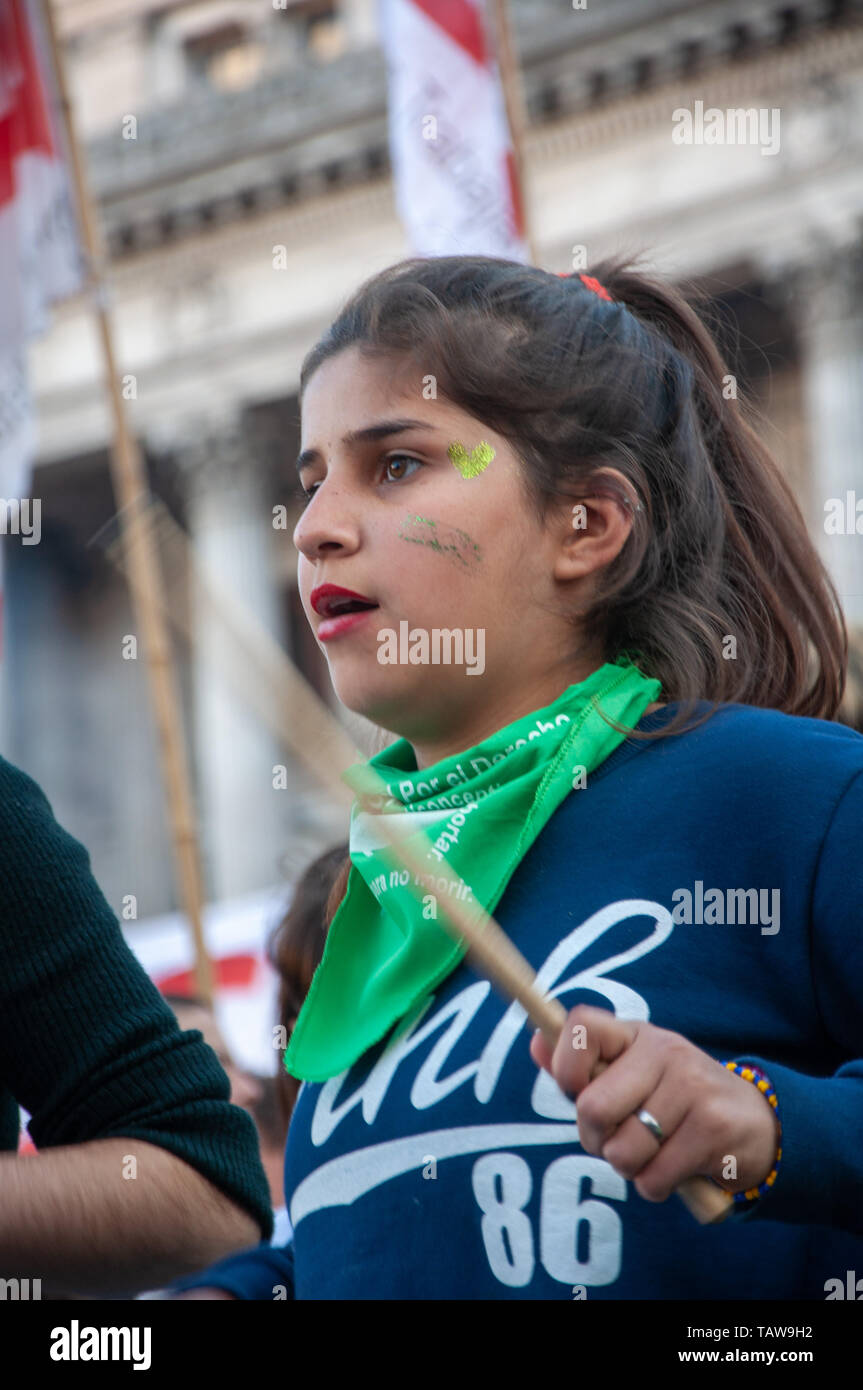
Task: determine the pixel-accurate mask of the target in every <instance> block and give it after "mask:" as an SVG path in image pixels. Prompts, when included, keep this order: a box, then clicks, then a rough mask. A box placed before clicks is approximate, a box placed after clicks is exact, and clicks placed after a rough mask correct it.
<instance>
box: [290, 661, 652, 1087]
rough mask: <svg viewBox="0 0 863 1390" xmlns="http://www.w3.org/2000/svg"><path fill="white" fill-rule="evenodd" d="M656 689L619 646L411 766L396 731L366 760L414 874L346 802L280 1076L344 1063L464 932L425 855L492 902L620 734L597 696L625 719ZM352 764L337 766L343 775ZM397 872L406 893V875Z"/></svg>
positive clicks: (320, 1076)
mask: <svg viewBox="0 0 863 1390" xmlns="http://www.w3.org/2000/svg"><path fill="white" fill-rule="evenodd" d="M660 690H661V685H660V683H659V681H657V680H650V679H648V677H647V676H644V675H642V673H641V672H640V671H639V670H638V668H637V667H636V666H635V665H633V664H632V663H631V662H630V661H629V660H628V658H626V657H622V658H621V659H620V660H619V661H618V662H615V663H611V662H609V663H607V664H606V665H605V666H601V667H600V668H599V669H598V670H596V671H594V672H593V673H592V674H591V675H590V676H588V678H587V680H584V681H581V682H579V684H577V685H570V686H569V687H568V688H567V689H566V690H564V692H563V694H562V695H559V696H558V698H557V699H556V700H555V701H554V702H553V703H552V704H550V705H546V707H545V708H544V709H540V710H534V711H533V713H531V714H528V715H525V716H524V718H522V719H517V720H516V721H515V722H514V723H513V724H508V725H507V726H506V727H505V728H503V729H499V730H498V732H497V733H495V734H492V736H491V737H490V738H487V739H485V740H484V742H482V743H478V744H477V745H476V746H475V747H473V748H468V749H467V751H466V752H464V753H458V754H456V755H455V756H453V757H449V758H443V759H442V760H441V761H440V762H438V763H435V764H433V766H431V767H424V768H423V769H422V770H421V771H418V770H417V766H416V757H415V755H414V751H413V747H412V745H411V744H410V743H409V742H408V740H407V739H404V738H402V739H398V740H397V742H395V743H394V744H391V745H390V747H389V748H385V749H384V750H383V752H381V753H378V754H376V756H375V757H373V758H371V759H370V760H369V763H370V765H371V766H372V767H373V768H375V769H376V770H377V773H378V775H379V776H380V777H382V778H383V779H384V781H385V782H386V784H387V791H388V792H389V794H390V796H391V797H392V798H393V800H392V801H391V802H390V803H388V809H386V810H385V811H382V812H381V814H388V815H391V814H398V815H401V816H410V817H411V819H412V821H413V822H414V823H415V825H416V829H417V832H418V833H417V834H416V835H411V838H410V843H411V844H412V845H416V846H418V847H421V848H419V850H418V852H420V853H422V854H423V859H424V862H425V863H427V864H428V875H427V877H426V878H424V879H422V880H420V879H418V878H417V877H416V876H415V875H413V874H411V873H410V872H409V871H408V870H407V869H400V868H399V867H398V864H397V862H396V860H395V858H394V855H393V852H392V850H391V848H390V846H389V845H388V844H387V843H386V841H383V840H382V839H381V837H380V835H379V834H376V832H375V822H376V821H377V820H378V819H379V816H378V815H377V814H372V813H370V812H368V811H367V810H361V809H360V807H359V804H358V803H356V802H355V803H354V807H353V811H352V813H351V830H350V857H351V870H350V876H349V878H348V888H347V892H346V894H345V896H344V898H343V900H342V902H341V904H340V906H339V908H338V910H337V912H336V914H335V916H334V918H333V920H332V923H331V925H330V929H329V933H328V935H327V940H326V945H325V947H324V953H323V957H322V960H321V963H320V965H319V966H318V969H317V971H316V972H315V975H314V978H313V980H312V984H311V988H310V989H309V993H308V996H307V998H306V1001H305V1003H304V1005H303V1007H302V1009H301V1010H300V1014H299V1017H298V1019H297V1022H296V1026H295V1028H294V1031H293V1034H292V1036H291V1040H290V1044H289V1046H288V1049H287V1052H286V1053H285V1067H286V1069H287V1070H288V1071H289V1072H290V1073H291V1074H292V1075H293V1076H296V1077H300V1078H303V1079H305V1080H307V1081H324V1080H326V1079H327V1078H328V1077H330V1076H337V1075H338V1074H339V1073H341V1072H343V1071H345V1070H346V1069H347V1068H348V1067H350V1066H351V1065H352V1064H353V1063H354V1062H355V1061H356V1060H357V1058H358V1057H361V1056H362V1054H363V1053H364V1052H365V1051H366V1050H367V1049H368V1048H369V1047H371V1046H373V1044H374V1043H376V1042H378V1041H379V1040H380V1039H381V1038H382V1037H383V1036H384V1034H385V1033H386V1032H387V1031H388V1030H389V1029H390V1028H391V1027H392V1025H393V1024H394V1023H395V1022H397V1020H398V1019H400V1018H402V1017H403V1016H404V1014H406V1013H407V1012H408V1010H409V1009H410V1008H411V1007H412V1006H413V1005H414V1004H415V1003H416V1002H418V1001H419V1000H420V999H421V998H422V997H423V996H425V995H427V994H429V993H430V992H431V991H433V990H434V989H435V988H436V987H437V986H438V985H439V984H440V982H441V981H442V980H443V979H445V978H446V976H447V975H449V974H450V972H451V971H452V970H454V969H455V967H456V966H457V965H458V963H459V961H460V960H461V959H462V957H463V956H464V955H465V952H466V950H467V946H466V945H465V944H464V943H463V942H456V941H455V940H454V939H453V938H452V937H451V936H449V935H448V933H447V932H446V931H445V929H444V928H443V927H442V926H441V925H440V924H439V923H438V922H437V921H436V920H435V916H436V908H435V904H436V901H437V900H436V898H435V891H436V884H435V867H436V865H439V864H440V863H441V862H442V861H443V859H444V858H446V864H447V866H448V867H449V869H450V870H451V877H452V876H453V875H455V876H460V878H461V882H460V883H459V884H458V885H457V887H456V892H457V893H458V894H459V895H461V897H462V899H463V901H464V902H465V903H470V902H473V901H474V900H478V901H479V902H480V903H481V904H482V905H483V907H485V908H486V910H487V911H488V912H490V913H493V912H494V909H495V907H496V906H497V904H498V902H499V901H500V899H501V897H502V896H503V892H504V889H505V888H506V886H507V884H508V883H509V880H510V879H511V878H512V875H513V874H514V872H515V870H516V869H517V867H518V865H519V863H520V861H521V860H522V859H523V857H524V855H525V854H526V853H527V851H528V849H529V848H530V846H531V845H532V844H533V842H534V840H535V839H536V838H537V836H538V835H539V834H540V832H541V831H542V829H543V827H544V826H545V825H546V823H547V822H548V820H549V819H550V818H551V816H552V815H553V814H554V812H555V811H556V810H557V808H558V806H560V804H561V802H562V801H563V800H564V799H565V797H566V796H568V795H569V793H570V791H572V790H573V788H574V787H578V786H583V785H584V781H585V777H586V776H587V775H589V774H590V773H591V772H592V771H593V770H594V768H596V767H598V766H599V764H600V763H601V762H603V760H604V759H605V758H607V757H608V755H609V754H610V753H612V752H613V751H614V749H615V748H616V747H617V746H618V744H619V743H621V742H622V741H623V739H624V738H625V737H626V735H625V734H623V733H618V731H617V730H616V729H612V728H610V727H609V725H608V724H607V723H606V722H605V720H604V719H603V718H602V717H601V715H600V714H599V713H598V711H597V704H598V702H599V700H600V699H601V700H602V709H603V711H604V713H605V714H606V715H608V716H609V717H611V718H612V719H614V720H615V722H617V723H619V724H621V723H622V724H625V725H627V726H628V727H630V728H632V727H634V726H635V725H636V724H637V723H638V721H639V720H640V719H641V717H642V715H643V714H644V711H645V709H646V708H647V706H648V705H649V704H651V703H652V702H653V701H655V700H656V699H657V697H658V695H659V692H660ZM366 766H367V764H362V763H361V764H357V765H356V769H354V768H351V769H349V770H348V772H346V773H345V774H344V780H345V781H347V782H348V784H349V785H350V783H351V774H352V773H354V772H355V771H356V770H357V769H362V768H363V767H366ZM355 785H358V784H355ZM389 807H392V808H393V809H389ZM441 872H442V871H441V870H438V873H441ZM411 878H413V879H414V883H415V884H416V885H418V892H419V897H418V896H415V894H414V893H413V892H411V890H410V887H408V886H407V885H408V883H409V880H410V879H411ZM442 883H443V892H444V895H445V894H446V892H447V884H446V883H445V881H444V880H442ZM420 884H421V887H419V885H420ZM450 891H451V889H450ZM444 910H445V907H444Z"/></svg>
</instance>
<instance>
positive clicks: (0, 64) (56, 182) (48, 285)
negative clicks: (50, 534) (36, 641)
mask: <svg viewBox="0 0 863 1390" xmlns="http://www.w3.org/2000/svg"><path fill="white" fill-rule="evenodd" d="M53 95H54V93H53V72H52V68H51V62H50V54H49V51H48V46H47V43H46V39H45V34H44V31H43V29H42V25H41V19H40V12H39V10H38V6H37V4H36V3H35V0H0V506H2V507H3V509H4V514H3V517H2V518H0V520H2V521H3V522H4V526H3V531H4V534H5V531H6V529H7V525H6V523H7V522H8V529H11V528H12V527H13V526H14V525H15V524H16V516H17V515H18V509H17V508H16V507H13V508H11V509H10V508H8V507H7V506H6V503H7V502H9V501H11V500H12V499H19V500H20V499H21V498H23V497H24V496H25V495H26V494H27V492H28V490H29V487H30V476H31V470H32V466H33V461H34V459H35V455H36V420H35V415H34V411H33V403H32V400H31V396H30V391H29V387H28V381H27V343H28V341H29V340H30V339H31V338H33V337H35V336H36V335H37V334H39V333H42V332H44V331H45V329H46V328H47V327H48V324H49V322H50V320H49V315H48V306H49V304H50V303H51V302H52V301H53V300H57V299H62V298H65V297H66V296H68V295H71V294H75V293H76V292H77V291H78V290H80V289H81V287H82V283H83V278H84V260H83V256H82V253H81V248H80V242H79V239H78V236H77V230H76V223H75V213H74V205H73V202H72V198H71V194H70V185H69V181H68V179H67V176H66V168H65V163H64V159H63V156H62V153H61V149H60V139H59V135H58V129H57V125H56V120H55V116H54V110H53V109H52V105H53V106H54V107H56V100H54V102H53V103H52V97H53ZM22 510H23V509H22ZM2 549H3V538H2V536H0V554H2ZM0 583H2V581H0ZM0 603H2V590H0ZM0 618H2V607H0ZM0 632H2V628H0Z"/></svg>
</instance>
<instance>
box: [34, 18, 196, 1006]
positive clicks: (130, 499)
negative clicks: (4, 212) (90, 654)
mask: <svg viewBox="0 0 863 1390" xmlns="http://www.w3.org/2000/svg"><path fill="white" fill-rule="evenodd" d="M42 11H43V14H44V17H45V26H46V31H47V34H48V38H49V41H50V47H51V53H52V59H53V63H54V72H55V77H56V81H57V90H58V92H59V96H60V105H61V110H62V118H63V125H64V128H65V133H66V140H67V147H68V153H69V159H70V163H71V170H72V177H73V182H74V187H75V193H76V201H77V206H78V215H79V220H80V224H81V238H82V243H83V247H84V251H85V253H86V256H87V261H88V268H89V282H88V285H87V291H88V292H89V294H90V296H91V304H92V308H93V313H94V315H95V318H96V325H97V329H98V333H99V339H100V343H101V350H102V362H103V367H104V376H105V384H106V386H107V389H108V393H109V397H110V402H111V414H112V419H113V425H114V439H113V448H112V451H111V476H112V480H113V486H114V495H115V498H116V501H117V506H118V511H119V516H120V525H121V530H122V535H123V540H124V544H125V547H126V556H127V565H126V573H127V575H128V580H129V585H130V588H131V593H132V603H133V608H134V612H135V617H136V621H137V623H138V626H139V629H140V632H141V635H142V638H143V647H144V654H145V658H146V662H147V671H148V675H149V681H150V698H151V701H152V707H153V713H154V717H155V721H156V730H157V735H158V743H159V753H160V761H161V768H162V778H163V782H164V788H165V794H166V799H167V804H168V812H169V816H170V820H171V829H172V845H173V852H174V861H175V867H176V871H177V876H178V881H179V889H180V898H181V901H182V904H183V907H184V909H185V911H186V915H187V916H188V919H189V922H190V924H191V928H192V937H193V941H194V948H195V977H196V983H197V989H198V992H199V994H200V995H201V996H202V997H203V998H204V999H205V1000H206V1002H207V1003H208V1004H211V1003H212V1000H213V966H212V961H211V959H210V956H209V953H208V951H207V947H206V943H205V941H204V929H203V922H202V915H201V913H202V900H203V888H202V877H201V865H200V855H199V851H198V835H197V829H196V825H195V816H194V811H193V801H192V794H191V788H190V782H189V773H188V767H187V763H186V755H185V748H184V743H183V735H182V722H181V715H180V701H179V697H178V687H177V679H176V674H175V671H174V667H173V662H172V653H171V646H170V641H169V638H168V633H167V627H166V624H165V621H164V618H163V610H164V599H163V596H162V585H161V576H160V573H159V568H158V565H157V563H156V559H155V554H154V551H153V548H152V545H151V543H150V537H149V535H148V526H147V523H146V511H147V498H148V488H147V480H146V474H145V471H144V466H143V462H142V459H141V452H140V449H139V448H138V442H137V440H136V439H135V437H134V435H133V434H132V432H131V430H130V428H129V421H128V418H127V416H126V411H125V408H124V402H123V397H122V394H121V391H120V378H119V373H118V370H117V361H116V355H115V352H114V340H113V333H112V328H111V322H110V318H109V315H108V308H107V301H108V295H107V261H106V255H105V246H104V240H103V237H102V233H101V227H100V225H99V222H98V218H97V216H96V213H95V209H94V205H93V201H92V198H91V196H90V192H89V188H88V186H87V177H86V173H85V169H84V159H83V154H82V150H81V145H80V142H79V140H78V137H77V132H76V129H75V120H74V115H73V112H72V106H71V102H70V100H69V90H68V85H67V82H66V71H65V66H64V62H63V54H62V51H61V45H60V42H59V37H58V34H57V27H56V24H55V20H54V13H53V6H52V2H51V0H42Z"/></svg>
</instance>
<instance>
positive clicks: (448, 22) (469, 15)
mask: <svg viewBox="0 0 863 1390" xmlns="http://www.w3.org/2000/svg"><path fill="white" fill-rule="evenodd" d="M412 3H413V4H414V5H416V7H417V9H418V10H422V12H423V14H424V15H427V16H428V18H429V19H430V20H432V21H433V22H434V23H435V24H437V25H438V27H439V28H441V29H443V31H444V33H445V34H448V35H449V37H450V38H451V39H452V41H453V43H457V44H458V46H459V48H463V49H464V51H465V53H467V54H469V55H470V57H471V58H473V60H474V62H475V63H478V64H479V65H480V67H485V65H486V63H487V62H488V50H487V48H486V42H485V34H484V33H483V27H482V20H481V19H480V15H479V12H478V10H477V9H476V8H475V7H474V6H473V5H471V4H469V3H468V0H412Z"/></svg>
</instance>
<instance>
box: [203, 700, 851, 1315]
mask: <svg viewBox="0 0 863 1390" xmlns="http://www.w3.org/2000/svg"><path fill="white" fill-rule="evenodd" d="M676 708H677V707H676V706H674V705H669V706H667V707H666V708H665V709H663V710H658V711H656V712H654V713H653V714H652V715H649V716H647V717H646V718H644V719H643V720H642V721H641V725H640V726H639V727H640V728H642V729H651V728H658V727H660V726H661V725H662V724H663V723H664V722H666V721H667V720H668V719H669V718H670V717H671V716H672V714H673V713H674V712H675V710H676ZM701 708H702V709H705V708H707V707H706V706H702V707H701ZM495 916H496V918H497V920H498V921H499V922H500V924H501V926H502V927H503V929H504V931H505V932H506V933H507V934H508V935H509V936H510V937H511V939H512V940H513V941H514V942H515V944H516V946H517V947H518V948H519V950H520V951H521V952H523V954H524V955H525V956H526V957H527V959H528V960H529V961H530V962H531V963H532V965H533V966H534V967H535V968H536V970H537V972H538V976H539V983H540V985H541V986H542V988H543V989H544V990H545V992H547V993H549V994H551V995H554V996H556V997H559V998H560V1000H561V1002H562V1003H563V1004H564V1006H565V1007H566V1008H567V1010H569V1009H571V1008H574V1007H575V1005H576V1004H579V1003H587V1004H594V1005H598V1006H600V1007H605V1008H609V1009H611V1010H613V1011H615V1012H616V1013H618V1014H619V1015H620V1016H621V1017H625V1018H631V1019H645V1020H649V1021H650V1022H651V1023H653V1024H656V1025H658V1026H659V1027H661V1028H667V1029H671V1030H673V1031H674V1032H677V1033H680V1034H682V1035H683V1036H684V1037H685V1038H688V1039H689V1040H690V1041H691V1042H693V1043H695V1044H696V1045H697V1046H698V1047H700V1048H702V1049H703V1050H704V1051H705V1052H708V1053H709V1054H710V1055H711V1056H712V1057H715V1058H717V1059H718V1060H721V1061H726V1060H729V1059H732V1058H733V1059H735V1060H738V1061H748V1062H754V1063H755V1064H756V1065H758V1066H761V1067H763V1068H764V1069H765V1070H766V1071H767V1073H768V1075H769V1076H770V1079H771V1080H772V1082H773V1085H774V1086H775V1089H776V1092H777V1096H778V1100H779V1107H780V1117H781V1121H782V1126H783V1145H782V1147H783V1156H782V1162H781V1165H780V1169H779V1174H778V1177H777V1179H776V1182H775V1184H774V1186H773V1187H772V1189H771V1190H770V1191H769V1192H768V1193H767V1194H766V1195H765V1196H763V1197H761V1198H760V1199H759V1200H758V1201H757V1202H756V1203H754V1204H753V1205H752V1206H751V1208H749V1209H745V1210H744V1211H742V1212H741V1211H740V1210H739V1209H735V1210H734V1212H733V1213H732V1215H731V1216H730V1217H729V1218H728V1219H727V1220H726V1222H725V1223H723V1224H722V1225H720V1226H716V1227H710V1226H705V1227H702V1226H699V1225H698V1224H697V1223H696V1222H695V1220H694V1219H693V1217H692V1216H691V1215H690V1214H689V1212H688V1211H687V1210H686V1208H685V1207H684V1206H683V1204H682V1202H681V1201H680V1200H679V1199H678V1198H677V1197H676V1196H672V1197H670V1198H669V1200H668V1201H667V1202H664V1203H653V1202H647V1201H645V1200H643V1199H642V1198H641V1197H640V1196H639V1195H638V1193H637V1192H636V1190H635V1188H634V1186H633V1184H632V1183H631V1182H627V1181H626V1180H624V1178H622V1177H621V1176H620V1175H619V1174H617V1173H616V1172H615V1171H614V1169H613V1168H612V1167H611V1165H610V1164H609V1163H607V1162H606V1161H605V1160H603V1159H601V1158H598V1157H595V1156H592V1155H590V1154H586V1153H585V1152H584V1151H583V1150H582V1149H581V1148H580V1146H579V1143H578V1131H577V1126H576V1123H575V1105H574V1103H573V1102H572V1101H571V1100H570V1099H568V1098H567V1097H565V1096H564V1095H563V1094H562V1092H561V1091H560V1089H559V1088H558V1086H557V1085H556V1083H555V1082H554V1081H553V1079H552V1078H551V1077H550V1076H549V1075H548V1073H546V1072H544V1071H541V1070H540V1069H538V1068H537V1067H536V1065H535V1063H534V1062H533V1061H532V1059H531V1057H530V1055H529V1053H528V1044H529V1041H530V1036H531V1032H532V1028H531V1025H530V1023H529V1022H528V1021H527V1020H526V1017H525V1014H524V1011H523V1010H522V1009H521V1007H520V1006H519V1005H510V1004H507V1003H506V1001H505V1000H503V999H502V998H501V997H500V996H499V995H498V994H497V993H496V992H495V991H494V990H493V989H492V988H491V986H490V985H489V984H488V983H487V982H486V981H485V980H483V979H482V978H481V977H480V976H479V975H478V974H477V973H476V972H475V971H474V970H473V969H472V968H471V966H470V965H468V964H462V965H461V966H459V968H458V969H456V970H455V971H453V973H452V974H451V975H450V976H449V977H448V978H447V979H446V980H445V981H444V982H443V984H442V985H441V986H440V987H439V988H438V989H437V990H436V991H435V993H434V995H432V996H430V997H429V998H427V999H426V1000H425V1001H422V1002H421V1004H420V1006H418V1007H417V1008H416V1009H414V1011H413V1012H412V1014H411V1015H408V1016H406V1017H405V1018H404V1019H402V1020H401V1021H400V1022H399V1023H398V1024H397V1025H396V1027H395V1028H394V1029H393V1030H392V1032H391V1033H390V1034H389V1035H388V1036H387V1038H385V1039H384V1040H383V1041H382V1042H381V1043H379V1044H378V1045H376V1046H375V1047H374V1048H372V1049H370V1050H369V1051H368V1052H366V1053H365V1054H364V1055H363V1056H362V1057H361V1058H360V1059H359V1061H358V1062H357V1063H356V1064H355V1065H354V1066H353V1067H351V1068H350V1069H349V1070H348V1072H346V1073H344V1074H342V1075H341V1076H338V1077H334V1078H332V1079H331V1080H329V1081H327V1082H324V1083H314V1084H312V1083H308V1082H307V1083H305V1084H304V1085H303V1086H302V1088H301V1091H300V1094H299V1097H298V1100H297V1104H296V1108H295V1112H294V1115H293V1118H292V1121H291V1127H290V1133H289V1136H288V1145H287V1152H286V1163H285V1191H286V1196H287V1203H288V1211H289V1214H290V1219H291V1222H292V1225H293V1228H294V1237H293V1242H292V1243H291V1244H289V1245H288V1246H286V1247H283V1248H282V1249H273V1248H272V1247H268V1246H261V1247H257V1248H255V1249H253V1250H251V1251H249V1252H246V1253H243V1254H240V1255H237V1256H233V1257H230V1258H229V1259H227V1260H224V1261H222V1262H221V1263H220V1264H219V1265H217V1266H214V1267H213V1268H211V1269H210V1270H208V1271H206V1272H205V1273H204V1274H201V1275H199V1276H197V1277H196V1278H194V1279H187V1280H185V1281H183V1282H182V1284H181V1285H180V1286H179V1287H190V1286H193V1285H206V1284H214V1285H217V1286H219V1287H222V1288H225V1289H227V1290H229V1291H230V1292H232V1293H234V1294H235V1295H236V1296H237V1297H238V1298H255V1299H264V1298H265V1299H274V1298H275V1299H280V1298H298V1299H327V1298H335V1299H342V1298H351V1299H352V1298H366V1299H389V1298H412V1299H426V1298H428V1299H435V1298H455V1299H470V1298H530V1299H553V1298H562V1299H572V1298H573V1297H574V1296H575V1297H586V1298H588V1299H591V1300H593V1299H618V1298H622V1299H626V1298H630V1299H631V1298H638V1299H641V1298H647V1299H674V1298H698V1299H739V1298H744V1299H746V1298H749V1299H764V1298H775V1299H793V1298H814V1299H823V1298H825V1297H826V1293H825V1285H826V1283H827V1281H828V1280H830V1279H839V1280H841V1281H842V1282H843V1285H844V1283H845V1280H846V1274H847V1271H848V1270H854V1271H856V1272H857V1275H858V1276H863V1143H861V1139H863V737H861V735H859V734H857V733H854V732H853V731H851V730H849V729H847V728H845V727H844V726H842V725H840V724H835V723H829V722H826V721H822V720H815V719H802V718H795V717H792V716H789V715H784V714H779V713H777V712H776V711H773V710H761V709H756V708H754V707H749V706H745V705H722V706H720V707H719V709H718V710H717V712H716V713H715V714H714V715H713V716H712V717H711V718H710V719H709V720H708V721H707V722H706V723H705V724H703V725H702V726H701V727H700V728H697V729H694V730H692V731H690V732H686V733H684V734H682V735H674V736H671V737H669V738H665V739H661V740H659V741H657V742H654V743H640V742H636V741H633V740H631V739H628V740H626V741H625V742H624V743H622V744H621V745H620V746H619V747H618V748H617V749H616V751H615V752H614V753H613V754H612V755H611V756H610V757H609V758H608V759H607V760H606V761H605V762H604V763H603V764H602V765H601V766H600V767H599V768H598V769H597V770H596V771H595V772H593V773H592V774H591V775H590V777H589V778H588V785H587V786H586V787H585V788H583V789H581V790H576V791H574V792H573V794H572V795H571V796H569V797H568V798H567V799H566V801H565V802H564V803H563V804H562V805H561V807H560V808H559V809H558V810H557V811H556V812H555V814H554V816H553V817H552V818H551V820H550V821H549V823H548V825H547V826H546V828H545V830H544V831H543V832H542V834H541V835H540V836H539V838H538V839H537V840H536V841H535V842H534V844H533V846H532V847H531V849H530V850H529V852H528V853H527V855H526V856H525V858H524V859H523V860H522V862H521V864H520V865H519V867H518V869H517V870H516V872H515V874H514V876H513V878H512V879H511V881H510V883H509V886H508V888H507V890H506V892H505V894H504V896H503V898H502V899H501V901H500V903H499V904H498V907H497V910H496V913H495ZM659 1118H660V1119H661V1117H659ZM831 1287H835V1286H831Z"/></svg>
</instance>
